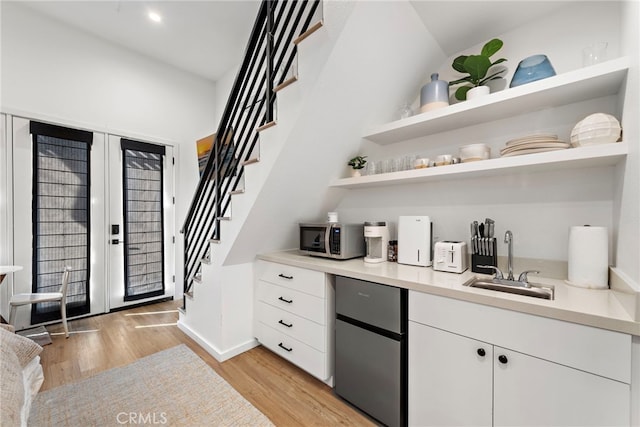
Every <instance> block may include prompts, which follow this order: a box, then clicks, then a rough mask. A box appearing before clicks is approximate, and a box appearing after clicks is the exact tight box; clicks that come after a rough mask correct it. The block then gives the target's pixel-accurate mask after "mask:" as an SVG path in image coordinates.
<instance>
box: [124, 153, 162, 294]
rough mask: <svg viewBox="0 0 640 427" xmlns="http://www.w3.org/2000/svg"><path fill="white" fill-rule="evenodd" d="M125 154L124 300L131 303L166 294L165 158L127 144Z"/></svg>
mask: <svg viewBox="0 0 640 427" xmlns="http://www.w3.org/2000/svg"><path fill="white" fill-rule="evenodd" d="M144 145H145V144H138V145H137V146H138V147H143V146H144ZM123 154H124V156H123V158H124V181H123V182H124V189H123V190H124V191H123V194H124V220H125V221H124V233H125V234H124V236H125V247H124V256H125V301H131V300H137V299H142V298H149V297H153V296H158V295H163V294H164V244H163V236H164V230H163V217H162V212H163V209H162V159H163V155H162V154H160V153H154V152H148V151H145V150H144V149H132V148H127V147H126V146H124V145H123Z"/></svg>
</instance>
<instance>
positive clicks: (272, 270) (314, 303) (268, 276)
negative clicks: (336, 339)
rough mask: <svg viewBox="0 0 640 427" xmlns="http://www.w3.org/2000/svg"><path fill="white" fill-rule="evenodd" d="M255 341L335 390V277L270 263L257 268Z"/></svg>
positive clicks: (261, 262)
mask: <svg viewBox="0 0 640 427" xmlns="http://www.w3.org/2000/svg"><path fill="white" fill-rule="evenodd" d="M256 273H257V274H256V302H255V313H254V335H255V336H256V338H257V339H258V341H260V343H261V344H262V345H264V346H265V347H267V348H269V349H270V350H271V351H273V352H275V353H277V354H278V355H280V356H282V357H284V358H285V359H287V360H289V361H291V362H292V363H294V364H296V365H298V366H299V367H301V368H302V369H304V370H305V371H307V372H309V373H310V374H312V375H314V376H315V377H317V378H319V379H321V380H322V381H324V382H326V383H327V384H329V385H333V318H334V315H333V307H334V302H333V301H334V287H333V283H332V282H331V276H328V275H326V274H325V273H322V272H319V271H312V270H306V269H303V268H298V267H292V266H288V265H283V264H277V263H272V262H267V261H257V264H256Z"/></svg>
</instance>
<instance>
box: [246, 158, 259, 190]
mask: <svg viewBox="0 0 640 427" xmlns="http://www.w3.org/2000/svg"><path fill="white" fill-rule="evenodd" d="M259 161H260V158H259V157H254V158H251V159H249V160H245V161H244V162H242V166H247V165H251V164H253V163H258V162H259ZM242 192H243V193H244V190H242Z"/></svg>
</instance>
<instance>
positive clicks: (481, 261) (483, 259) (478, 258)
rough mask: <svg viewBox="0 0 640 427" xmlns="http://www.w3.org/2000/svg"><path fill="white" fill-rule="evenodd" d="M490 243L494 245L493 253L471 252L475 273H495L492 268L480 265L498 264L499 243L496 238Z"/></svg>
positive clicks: (472, 269)
mask: <svg viewBox="0 0 640 427" xmlns="http://www.w3.org/2000/svg"><path fill="white" fill-rule="evenodd" d="M489 244H490V245H492V246H493V251H492V253H493V255H480V254H471V271H473V272H474V273H483V274H495V271H494V270H492V269H490V268H483V267H478V266H479V265H492V266H494V267H497V266H498V244H497V242H496V239H495V238H492V239H491V242H490V243H489Z"/></svg>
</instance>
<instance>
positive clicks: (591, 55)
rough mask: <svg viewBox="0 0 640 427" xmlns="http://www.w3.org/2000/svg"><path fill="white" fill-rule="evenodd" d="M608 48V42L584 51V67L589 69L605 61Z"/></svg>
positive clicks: (597, 44)
mask: <svg viewBox="0 0 640 427" xmlns="http://www.w3.org/2000/svg"><path fill="white" fill-rule="evenodd" d="M607 46H608V43H607V42H599V43H594V44H592V45H589V46H587V47H585V48H584V49H582V65H583V66H584V67H587V66H589V65H593V64H599V63H600V62H602V61H604V60H605V58H606V56H607Z"/></svg>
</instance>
